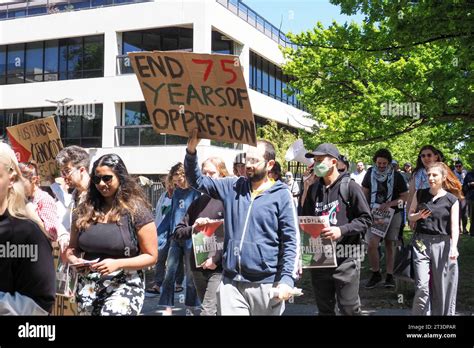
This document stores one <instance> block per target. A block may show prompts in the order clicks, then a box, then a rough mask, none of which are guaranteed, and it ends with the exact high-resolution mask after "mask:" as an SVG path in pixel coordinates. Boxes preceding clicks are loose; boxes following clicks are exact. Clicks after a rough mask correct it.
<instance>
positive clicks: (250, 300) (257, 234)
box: [184, 130, 300, 315]
mask: <svg viewBox="0 0 474 348" xmlns="http://www.w3.org/2000/svg"><path fill="white" fill-rule="evenodd" d="M198 143H199V140H198V138H197V130H194V131H193V132H192V135H191V137H190V138H189V141H188V147H187V149H186V152H187V154H186V158H185V161H184V166H185V170H186V178H187V180H188V182H189V184H190V185H191V186H193V187H195V188H197V189H198V190H200V191H201V192H203V193H205V194H208V195H210V196H211V197H212V198H214V199H220V200H222V201H223V203H224V212H225V224H224V225H225V227H224V228H225V240H224V255H223V262H222V265H223V278H222V281H221V284H220V286H219V290H218V294H217V306H218V314H219V315H281V314H282V313H283V310H284V300H288V299H289V298H290V297H291V294H292V290H293V286H294V281H295V279H296V276H297V271H298V262H299V244H300V241H299V229H298V220H297V215H296V209H295V206H294V204H293V199H292V196H291V193H290V190H288V187H287V185H286V184H285V183H283V182H281V181H277V182H275V181H273V180H271V179H270V178H269V177H268V172H269V171H270V170H271V169H272V167H273V166H274V164H275V148H274V147H273V145H272V144H271V143H270V142H267V141H263V140H259V141H258V142H257V147H252V146H251V147H250V148H249V150H248V151H247V153H246V177H243V176H242V177H239V178H237V177H226V178H221V179H212V178H209V177H206V176H203V175H202V173H201V170H200V168H199V165H198V161H197V153H196V147H197V145H198ZM273 287H276V288H277V290H278V291H277V292H278V298H273V297H271V296H270V293H271V292H272V291H271V289H272V288H273Z"/></svg>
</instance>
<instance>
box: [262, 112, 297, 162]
mask: <svg viewBox="0 0 474 348" xmlns="http://www.w3.org/2000/svg"><path fill="white" fill-rule="evenodd" d="M257 137H258V138H261V139H265V140H268V141H270V142H271V143H272V144H273V145H274V146H275V152H276V160H277V161H278V162H280V165H281V167H282V169H283V170H284V168H286V160H285V154H286V151H287V150H288V148H289V147H290V145H291V144H292V143H294V142H295V141H296V139H298V136H297V135H295V134H294V133H291V132H290V131H288V130H287V129H285V128H284V127H281V126H278V124H277V123H276V122H275V121H270V122H269V123H267V124H266V125H264V126H261V127H258V128H257Z"/></svg>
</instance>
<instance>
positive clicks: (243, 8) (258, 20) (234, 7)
mask: <svg viewBox="0 0 474 348" xmlns="http://www.w3.org/2000/svg"><path fill="white" fill-rule="evenodd" d="M216 1H217V2H218V3H219V4H221V5H222V6H224V7H225V8H227V9H228V10H229V11H230V12H232V13H234V14H235V15H237V16H238V17H240V18H241V19H243V20H244V21H246V22H247V23H249V24H250V25H251V26H253V27H255V28H257V29H258V30H259V31H260V32H262V33H263V34H265V35H266V36H268V37H269V38H270V39H272V40H273V41H275V42H276V43H278V44H279V45H281V46H283V47H293V48H295V49H296V47H297V46H296V45H295V44H293V43H291V42H290V40H289V39H288V38H287V36H286V35H285V33H283V32H282V31H281V30H280V29H278V28H277V27H275V26H274V25H273V24H271V23H270V22H269V21H267V20H266V19H265V18H263V17H262V16H260V15H259V14H258V13H257V12H255V11H254V10H252V9H251V8H250V7H248V6H247V5H245V4H244V3H242V2H241V1H240V0H216Z"/></svg>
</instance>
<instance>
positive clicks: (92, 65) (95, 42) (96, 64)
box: [83, 35, 104, 78]
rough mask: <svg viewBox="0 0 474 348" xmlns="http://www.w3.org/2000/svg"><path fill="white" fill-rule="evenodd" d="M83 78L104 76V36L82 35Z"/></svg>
mask: <svg viewBox="0 0 474 348" xmlns="http://www.w3.org/2000/svg"><path fill="white" fill-rule="evenodd" d="M83 69H84V76H83V77H84V78H91V77H101V76H104V72H103V71H104V36H103V35H98V36H86V37H84V63H83Z"/></svg>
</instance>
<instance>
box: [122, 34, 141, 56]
mask: <svg viewBox="0 0 474 348" xmlns="http://www.w3.org/2000/svg"><path fill="white" fill-rule="evenodd" d="M122 39H123V45H122V54H127V53H128V52H133V51H143V50H142V48H141V47H142V34H141V32H137V31H131V32H128V33H123V35H122Z"/></svg>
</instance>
